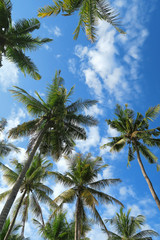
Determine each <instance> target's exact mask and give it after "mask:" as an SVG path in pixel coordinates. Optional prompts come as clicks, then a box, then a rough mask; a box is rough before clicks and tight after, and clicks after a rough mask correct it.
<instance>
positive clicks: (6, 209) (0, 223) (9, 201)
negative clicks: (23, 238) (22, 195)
mask: <svg viewBox="0 0 160 240" xmlns="http://www.w3.org/2000/svg"><path fill="white" fill-rule="evenodd" d="M47 129H48V124H47V125H46V126H45V128H44V129H43V130H42V131H41V132H40V133H39V135H38V137H37V141H36V142H35V144H34V146H33V148H32V151H31V153H30V155H29V157H28V160H27V161H26V162H25V165H24V168H23V170H22V172H21V174H20V175H19V177H18V179H17V181H16V183H15V185H14V186H13V189H12V191H11V193H10V195H9V197H8V199H7V201H6V203H5V205H4V207H3V209H2V212H1V215H0V232H1V231H2V228H3V225H4V223H5V220H6V219H7V216H8V214H9V211H10V209H11V207H12V204H13V202H14V200H15V198H16V196H17V193H18V191H19V189H20V186H21V184H22V181H23V178H24V177H25V174H26V172H27V170H28V168H29V167H30V164H31V162H32V160H33V157H34V154H35V152H36V151H37V149H38V147H39V145H40V143H41V141H42V139H43V136H44V133H45V131H46V130H47Z"/></svg>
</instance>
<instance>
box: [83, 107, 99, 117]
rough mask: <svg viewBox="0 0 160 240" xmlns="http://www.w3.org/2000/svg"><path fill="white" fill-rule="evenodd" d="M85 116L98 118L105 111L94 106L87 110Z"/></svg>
mask: <svg viewBox="0 0 160 240" xmlns="http://www.w3.org/2000/svg"><path fill="white" fill-rule="evenodd" d="M85 114H86V115H91V116H94V117H95V116H98V115H103V109H102V108H100V106H98V105H97V104H96V105H93V106H92V107H90V108H89V109H85Z"/></svg>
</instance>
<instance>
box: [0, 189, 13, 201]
mask: <svg viewBox="0 0 160 240" xmlns="http://www.w3.org/2000/svg"><path fill="white" fill-rule="evenodd" d="M10 192H11V190H8V191H5V192H3V193H0V201H2V200H4V199H5V198H6V197H7V196H8V195H9V194H10Z"/></svg>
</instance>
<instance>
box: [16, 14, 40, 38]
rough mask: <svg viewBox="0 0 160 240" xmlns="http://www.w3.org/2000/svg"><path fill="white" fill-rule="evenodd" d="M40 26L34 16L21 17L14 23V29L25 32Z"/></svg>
mask: <svg viewBox="0 0 160 240" xmlns="http://www.w3.org/2000/svg"><path fill="white" fill-rule="evenodd" d="M39 28H40V22H39V21H38V19H36V18H31V19H22V20H19V21H17V22H16V23H15V25H14V29H15V31H17V32H18V33H21V34H26V33H30V32H33V31H34V30H35V29H39Z"/></svg>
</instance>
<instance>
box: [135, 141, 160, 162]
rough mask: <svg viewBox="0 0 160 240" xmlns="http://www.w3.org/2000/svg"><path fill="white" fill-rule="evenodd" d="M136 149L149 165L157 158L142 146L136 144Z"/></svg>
mask: <svg viewBox="0 0 160 240" xmlns="http://www.w3.org/2000/svg"><path fill="white" fill-rule="evenodd" d="M138 149H139V151H140V152H141V153H142V155H143V156H144V157H145V158H146V159H147V160H148V162H149V163H156V162H157V160H158V158H157V157H156V156H155V155H154V154H153V153H152V152H151V151H150V150H149V148H147V147H146V146H145V145H144V144H141V143H138Z"/></svg>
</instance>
